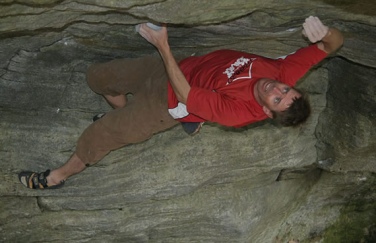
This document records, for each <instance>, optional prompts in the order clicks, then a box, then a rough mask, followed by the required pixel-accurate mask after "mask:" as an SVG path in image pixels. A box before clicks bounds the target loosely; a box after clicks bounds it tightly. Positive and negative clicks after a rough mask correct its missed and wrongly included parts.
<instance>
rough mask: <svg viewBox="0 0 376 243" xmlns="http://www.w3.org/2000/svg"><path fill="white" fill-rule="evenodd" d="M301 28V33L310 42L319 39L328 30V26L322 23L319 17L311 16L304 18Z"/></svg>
mask: <svg viewBox="0 0 376 243" xmlns="http://www.w3.org/2000/svg"><path fill="white" fill-rule="evenodd" d="M303 28H304V29H303V32H302V34H303V35H304V36H305V37H307V38H308V39H309V41H310V42H312V43H316V42H318V41H321V40H322V39H323V38H324V37H325V36H326V35H327V34H328V31H329V27H328V26H325V25H323V23H321V21H320V19H319V18H317V17H313V16H309V17H308V18H306V20H305V22H304V24H303Z"/></svg>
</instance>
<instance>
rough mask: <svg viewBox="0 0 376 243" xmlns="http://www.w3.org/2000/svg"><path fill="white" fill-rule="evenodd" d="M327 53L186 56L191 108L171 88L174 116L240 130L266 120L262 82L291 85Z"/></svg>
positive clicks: (306, 50)
mask: <svg viewBox="0 0 376 243" xmlns="http://www.w3.org/2000/svg"><path fill="white" fill-rule="evenodd" d="M326 56H327V54H326V53H325V52H324V51H322V50H320V49H319V48H318V47H317V45H311V46H308V47H305V48H301V49H299V50H298V51H296V52H294V53H292V54H290V55H287V56H285V57H280V58H278V59H271V58H266V57H262V56H258V55H254V54H249V53H245V52H240V51H233V50H219V51H215V52H212V53H209V54H207V55H204V56H197V57H196V56H193V57H188V58H186V59H184V60H183V61H181V62H180V63H179V66H180V69H181V70H182V72H183V73H184V75H185V77H186V79H187V80H188V82H189V84H190V86H191V90H190V92H189V94H188V99H187V104H186V105H184V104H182V103H180V102H179V101H178V100H177V98H176V95H175V93H174V91H173V89H172V87H171V85H170V83H169V84H168V108H169V112H170V114H171V115H172V116H173V117H174V118H175V119H177V120H179V121H182V122H202V121H211V122H216V123H219V124H221V125H224V126H233V127H242V126H246V125H248V124H251V123H253V122H257V121H261V120H264V119H266V118H267V116H266V114H265V113H264V112H263V110H262V106H261V105H260V104H258V103H257V101H256V100H255V97H254V94H253V89H254V85H255V83H256V81H257V80H258V79H260V78H270V79H273V80H278V81H280V82H283V83H285V84H288V85H290V86H294V85H295V83H296V82H297V81H298V80H299V79H300V78H301V77H302V76H303V75H304V74H305V73H306V72H307V71H308V70H309V69H310V68H311V67H312V66H313V65H315V64H317V63H318V62H320V61H321V60H322V59H324V58H325V57H326Z"/></svg>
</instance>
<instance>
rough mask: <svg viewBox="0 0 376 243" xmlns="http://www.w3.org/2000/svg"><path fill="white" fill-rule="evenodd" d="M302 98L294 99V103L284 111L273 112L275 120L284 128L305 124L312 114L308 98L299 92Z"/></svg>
mask: <svg viewBox="0 0 376 243" xmlns="http://www.w3.org/2000/svg"><path fill="white" fill-rule="evenodd" d="M299 92H300V93H301V94H302V96H300V97H299V98H294V99H293V103H292V104H291V105H290V107H289V108H287V109H286V110H284V111H281V112H276V111H272V114H273V118H274V119H275V120H277V121H278V122H279V123H280V124H281V125H282V126H284V127H296V126H298V125H300V124H302V123H304V122H305V121H306V120H307V118H308V117H309V115H310V114H311V106H310V104H309V100H308V97H307V96H306V95H305V94H303V93H302V92H301V91H299Z"/></svg>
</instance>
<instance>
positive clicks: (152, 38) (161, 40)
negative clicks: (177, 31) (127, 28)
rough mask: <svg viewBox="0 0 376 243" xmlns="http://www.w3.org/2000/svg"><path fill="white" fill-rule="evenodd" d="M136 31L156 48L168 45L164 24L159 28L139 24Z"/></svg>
mask: <svg viewBox="0 0 376 243" xmlns="http://www.w3.org/2000/svg"><path fill="white" fill-rule="evenodd" d="M138 33H139V34H140V35H141V36H142V37H144V39H145V40H147V41H148V42H149V43H150V44H152V45H154V46H155V47H156V48H157V49H158V50H160V49H161V48H163V47H164V46H165V45H168V36H167V28H166V26H162V28H161V29H160V30H153V29H152V28H149V27H148V26H147V25H146V24H141V25H140V29H139V31H138Z"/></svg>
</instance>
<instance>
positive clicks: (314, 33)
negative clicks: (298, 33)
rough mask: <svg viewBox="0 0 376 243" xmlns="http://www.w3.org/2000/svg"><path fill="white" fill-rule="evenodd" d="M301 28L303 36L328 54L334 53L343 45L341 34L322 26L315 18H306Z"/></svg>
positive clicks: (334, 29)
mask: <svg viewBox="0 0 376 243" xmlns="http://www.w3.org/2000/svg"><path fill="white" fill-rule="evenodd" d="M303 28H304V29H303V35H304V36H306V37H307V38H308V39H309V41H310V42H312V43H316V44H317V47H318V48H319V49H321V50H323V51H325V52H326V53H328V54H331V53H333V52H335V51H336V50H338V49H339V48H340V47H341V46H342V44H343V35H342V33H341V32H340V31H339V30H337V29H336V28H329V27H327V26H325V25H323V24H322V23H321V21H320V19H319V18H317V17H312V16H310V17H308V18H307V19H306V20H305V22H304V24H303Z"/></svg>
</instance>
